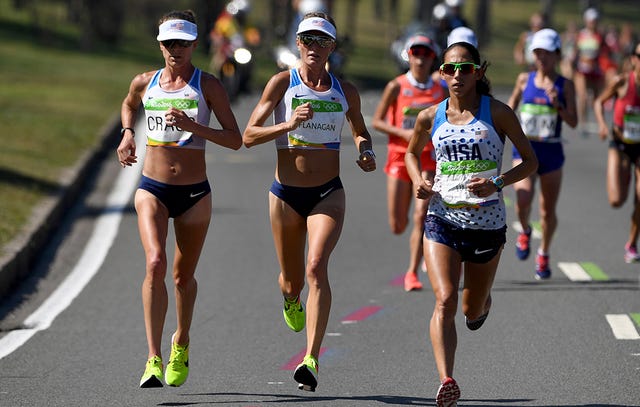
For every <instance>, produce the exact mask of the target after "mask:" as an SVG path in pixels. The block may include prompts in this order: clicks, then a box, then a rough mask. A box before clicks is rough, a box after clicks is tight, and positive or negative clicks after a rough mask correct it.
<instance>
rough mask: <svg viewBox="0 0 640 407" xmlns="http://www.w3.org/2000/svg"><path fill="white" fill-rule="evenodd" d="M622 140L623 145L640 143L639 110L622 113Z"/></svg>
mask: <svg viewBox="0 0 640 407" xmlns="http://www.w3.org/2000/svg"><path fill="white" fill-rule="evenodd" d="M622 139H623V141H624V142H625V143H640V108H635V109H632V110H630V111H627V112H625V113H624V128H623V131H622Z"/></svg>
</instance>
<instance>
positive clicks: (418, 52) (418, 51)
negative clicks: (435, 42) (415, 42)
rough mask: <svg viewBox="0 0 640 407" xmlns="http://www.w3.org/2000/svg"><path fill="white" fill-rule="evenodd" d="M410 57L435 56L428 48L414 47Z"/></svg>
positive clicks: (410, 50)
mask: <svg viewBox="0 0 640 407" xmlns="http://www.w3.org/2000/svg"><path fill="white" fill-rule="evenodd" d="M409 55H413V56H414V57H425V58H429V57H431V56H433V55H434V52H433V51H431V50H430V49H429V48H427V47H413V48H410V49H409Z"/></svg>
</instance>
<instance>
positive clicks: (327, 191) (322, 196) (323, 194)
mask: <svg viewBox="0 0 640 407" xmlns="http://www.w3.org/2000/svg"><path fill="white" fill-rule="evenodd" d="M331 191H333V187H331V188H329V189H328V190H326V191H324V192H322V193H321V194H320V198H324V197H325V196H327V194H329V192H331Z"/></svg>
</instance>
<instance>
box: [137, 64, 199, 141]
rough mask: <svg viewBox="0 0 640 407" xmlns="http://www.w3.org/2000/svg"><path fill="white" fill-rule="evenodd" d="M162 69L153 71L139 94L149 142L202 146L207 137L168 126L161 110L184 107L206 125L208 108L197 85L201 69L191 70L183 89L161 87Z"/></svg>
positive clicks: (195, 119)
mask: <svg viewBox="0 0 640 407" xmlns="http://www.w3.org/2000/svg"><path fill="white" fill-rule="evenodd" d="M161 74H162V69H160V70H159V71H158V72H156V73H155V75H153V78H152V79H151V82H149V86H148V87H147V91H146V92H145V94H144V96H143V97H142V105H143V106H144V113H145V118H146V123H145V130H146V135H147V145H148V146H163V147H182V148H192V149H197V150H204V148H205V142H206V140H205V139H203V138H202V137H198V136H196V135H194V134H192V133H191V132H189V131H184V130H182V129H181V128H179V127H177V126H170V125H168V124H167V122H166V121H165V118H164V114H165V112H166V111H167V109H169V108H170V107H175V108H176V109H180V110H182V111H184V112H185V113H186V114H187V116H189V118H190V119H191V120H194V121H195V122H196V123H199V124H202V125H204V126H208V125H209V119H210V118H211V110H210V109H209V106H207V102H206V100H205V99H204V94H203V93H202V90H201V89H200V79H201V72H200V70H199V69H198V68H196V69H195V71H194V72H193V76H192V77H191V79H190V80H189V83H188V84H187V85H186V86H185V87H183V88H182V89H178V90H172V91H167V90H164V89H162V88H161V87H160V75H161Z"/></svg>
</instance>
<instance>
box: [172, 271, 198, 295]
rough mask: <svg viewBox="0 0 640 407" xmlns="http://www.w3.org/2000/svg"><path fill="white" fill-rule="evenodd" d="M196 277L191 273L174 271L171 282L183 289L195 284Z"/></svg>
mask: <svg viewBox="0 0 640 407" xmlns="http://www.w3.org/2000/svg"><path fill="white" fill-rule="evenodd" d="M195 281H196V279H195V278H194V276H193V274H192V273H189V274H184V273H175V274H174V276H173V283H174V284H175V286H176V288H177V289H178V290H181V291H184V290H186V289H188V288H189V287H191V286H192V285H193V284H195Z"/></svg>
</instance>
